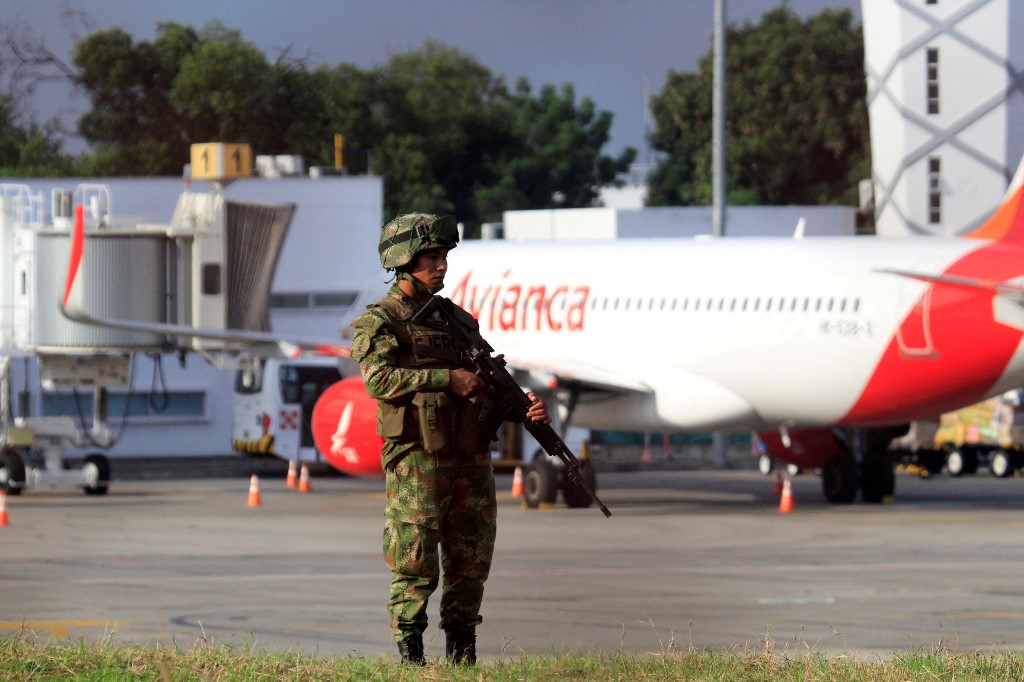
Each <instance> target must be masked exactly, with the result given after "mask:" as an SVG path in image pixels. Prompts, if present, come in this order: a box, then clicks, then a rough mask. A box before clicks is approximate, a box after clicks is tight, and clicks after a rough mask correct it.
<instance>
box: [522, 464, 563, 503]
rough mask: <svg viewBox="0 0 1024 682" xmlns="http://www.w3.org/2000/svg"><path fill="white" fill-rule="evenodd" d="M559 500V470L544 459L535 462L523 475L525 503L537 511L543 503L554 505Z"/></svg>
mask: <svg viewBox="0 0 1024 682" xmlns="http://www.w3.org/2000/svg"><path fill="white" fill-rule="evenodd" d="M556 499H558V470H557V469H555V466H554V465H553V464H552V463H551V462H549V461H547V460H544V459H537V460H534V461H533V462H532V463H531V464H530V466H528V467H526V471H525V472H524V474H523V501H524V502H526V506H527V507H529V508H531V509H536V508H537V507H539V506H540V505H541V504H542V503H543V504H554V503H555V500H556Z"/></svg>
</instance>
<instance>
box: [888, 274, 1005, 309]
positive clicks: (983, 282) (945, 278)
mask: <svg viewBox="0 0 1024 682" xmlns="http://www.w3.org/2000/svg"><path fill="white" fill-rule="evenodd" d="M875 272H884V273H886V274H890V275H897V276H899V277H907V278H909V279H916V280H919V281H922V282H928V283H936V284H949V285H952V286H959V287H967V288H970V289H985V290H988V291H992V292H993V293H996V294H1000V295H1003V296H1007V297H1009V298H1012V299H1014V300H1016V301H1019V302H1024V286H1021V285H1019V284H1011V283H1009V282H1000V281H998V280H994V279H983V278H981V277H960V276H958V275H936V274H933V273H930V272H914V271H913V270H900V269H897V268H876V269H875Z"/></svg>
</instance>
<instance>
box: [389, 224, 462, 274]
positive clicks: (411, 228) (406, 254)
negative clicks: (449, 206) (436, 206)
mask: <svg viewBox="0 0 1024 682" xmlns="http://www.w3.org/2000/svg"><path fill="white" fill-rule="evenodd" d="M458 243H459V228H458V227H457V226H456V224H455V218H453V217H452V216H450V215H445V216H438V215H434V214H432V213H406V214H404V215H400V216H398V217H397V218H395V219H394V220H392V221H391V222H389V223H387V224H385V225H384V226H383V227H382V228H380V245H379V246H378V247H377V250H378V251H379V252H380V264H381V265H382V266H383V267H384V269H385V270H394V269H396V268H401V267H404V266H406V265H408V264H409V263H411V262H412V261H413V260H414V259H415V258H416V254H418V253H420V252H421V251H426V250H428V249H438V248H445V249H454V248H455V245H456V244H458Z"/></svg>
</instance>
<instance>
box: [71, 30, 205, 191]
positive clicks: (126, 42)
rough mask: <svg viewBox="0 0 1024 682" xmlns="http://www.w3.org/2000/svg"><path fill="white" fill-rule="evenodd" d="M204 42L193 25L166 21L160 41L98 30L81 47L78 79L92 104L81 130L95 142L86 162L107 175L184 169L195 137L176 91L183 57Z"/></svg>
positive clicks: (77, 56)
mask: <svg viewBox="0 0 1024 682" xmlns="http://www.w3.org/2000/svg"><path fill="white" fill-rule="evenodd" d="M198 44H199V35H198V34H197V33H196V32H195V31H194V30H192V29H191V28H187V27H183V26H179V25H177V24H172V23H164V24H160V26H159V28H158V30H157V39H156V40H155V41H154V42H153V43H148V42H145V41H143V42H140V43H138V44H136V43H134V42H133V40H132V37H131V36H130V35H129V34H128V33H126V32H125V31H123V30H121V29H118V28H113V29H108V30H105V31H99V32H97V33H93V34H92V35H90V36H88V37H87V38H85V39H84V40H82V41H80V42H78V43H77V44H76V46H75V51H74V57H73V59H74V63H75V66H76V67H77V69H78V70H77V72H76V76H75V82H76V84H77V85H78V86H79V87H81V88H82V89H84V90H85V91H86V93H88V96H89V99H90V101H91V103H92V108H91V109H90V110H89V111H87V112H86V113H85V114H84V115H83V116H82V118H81V120H80V121H79V126H78V127H79V131H80V133H81V134H82V136H83V137H84V138H85V139H86V141H88V142H90V143H93V144H94V145H95V153H94V154H93V155H92V158H91V159H85V160H84V164H85V165H86V166H87V167H89V168H91V169H92V170H94V171H98V174H102V175H122V174H123V175H177V174H179V173H180V172H181V168H182V165H183V164H184V163H186V162H187V159H188V145H189V143H190V142H191V141H193V139H192V137H191V135H190V129H189V128H190V126H189V120H188V117H187V114H186V112H185V111H183V110H182V109H181V108H180V107H178V106H176V105H175V102H174V101H173V100H172V98H171V91H172V88H173V87H174V83H175V80H176V78H177V76H178V72H179V70H180V68H181V63H182V60H183V59H184V58H185V56H186V55H188V54H189V53H191V52H192V51H194V50H195V49H196V47H197V45H198Z"/></svg>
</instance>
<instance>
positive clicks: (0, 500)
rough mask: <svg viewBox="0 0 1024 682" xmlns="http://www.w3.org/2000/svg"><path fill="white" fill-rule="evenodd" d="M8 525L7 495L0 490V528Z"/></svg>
mask: <svg viewBox="0 0 1024 682" xmlns="http://www.w3.org/2000/svg"><path fill="white" fill-rule="evenodd" d="M6 525H9V524H8V522H7V493H5V492H4V491H3V490H0V527H2V526H6Z"/></svg>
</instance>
